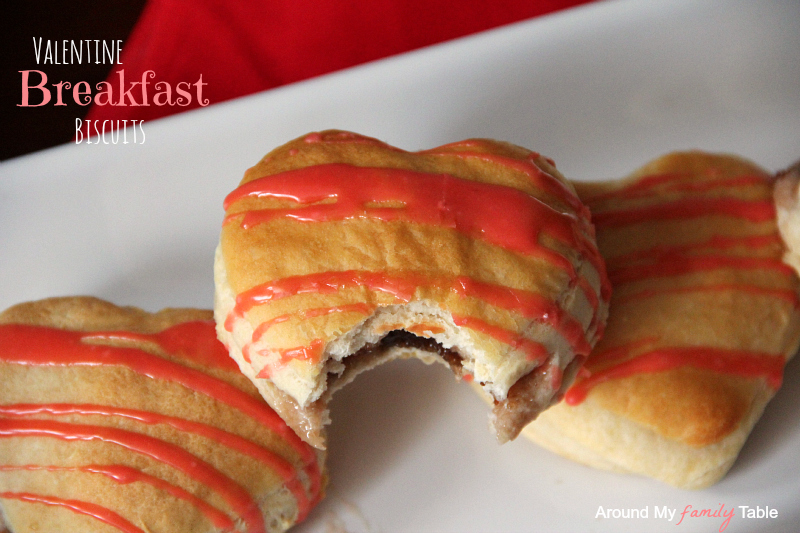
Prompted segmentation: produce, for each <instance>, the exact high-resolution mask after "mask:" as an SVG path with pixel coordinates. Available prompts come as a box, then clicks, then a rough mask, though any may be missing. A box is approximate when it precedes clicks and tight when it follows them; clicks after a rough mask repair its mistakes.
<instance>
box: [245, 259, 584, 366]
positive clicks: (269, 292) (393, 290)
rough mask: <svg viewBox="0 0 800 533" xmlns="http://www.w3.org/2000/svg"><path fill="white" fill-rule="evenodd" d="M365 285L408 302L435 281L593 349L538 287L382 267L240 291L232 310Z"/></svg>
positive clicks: (579, 346) (572, 321) (580, 330)
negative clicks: (514, 286)
mask: <svg viewBox="0 0 800 533" xmlns="http://www.w3.org/2000/svg"><path fill="white" fill-rule="evenodd" d="M359 286H364V287H367V288H368V289H370V290H372V291H377V292H385V293H388V294H391V295H392V296H394V297H396V298H397V299H399V300H400V301H404V302H408V301H411V299H412V298H413V297H414V293H415V291H416V290H417V288H419V287H425V286H429V287H437V288H440V289H446V290H450V291H453V292H455V293H456V294H459V295H461V296H463V297H474V298H478V299H481V300H483V301H485V302H487V303H488V304H490V305H494V306H496V307H500V308H502V309H506V310H509V311H516V312H518V313H520V314H521V315H523V316H525V317H526V318H530V319H533V320H541V321H542V322H544V323H546V324H548V325H550V326H552V327H553V328H555V329H556V330H557V331H558V332H559V333H561V334H562V335H563V336H564V338H566V340H567V342H569V343H570V345H571V346H573V348H574V349H575V352H576V353H578V354H581V355H586V354H588V353H589V350H590V349H591V347H590V346H589V343H588V342H587V340H586V337H585V334H584V331H583V327H582V326H581V325H580V323H579V322H578V321H577V320H575V319H574V318H572V317H571V316H569V315H567V314H566V313H565V312H564V311H563V310H562V309H561V308H560V307H559V306H558V305H557V304H556V303H555V302H553V301H551V300H549V299H548V298H545V297H544V296H542V295H540V294H537V293H535V292H531V291H525V290H519V289H512V288H509V287H505V286H501V285H494V284H490V283H484V282H480V281H476V280H473V279H471V278H467V277H463V276H462V277H458V278H454V279H453V278H451V279H431V278H426V277H423V276H413V275H410V274H405V275H403V276H391V275H389V274H385V273H381V272H360V271H355V270H349V271H343V272H323V273H319V274H309V275H307V276H292V277H288V278H283V279H280V280H275V281H272V282H269V283H265V284H263V285H259V286H256V287H253V288H252V289H250V290H247V291H245V292H243V293H241V294H239V295H238V296H237V297H236V305H235V306H234V309H233V311H232V314H233V315H234V316H235V317H241V316H243V314H244V313H246V312H247V311H249V310H250V309H251V308H252V307H254V306H256V305H261V304H265V303H268V302H270V301H273V300H277V299H280V298H285V297H288V296H293V295H295V294H306V293H326V294H329V293H334V292H336V291H338V290H340V289H344V288H348V287H359Z"/></svg>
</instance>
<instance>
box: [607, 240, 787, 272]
mask: <svg viewBox="0 0 800 533" xmlns="http://www.w3.org/2000/svg"><path fill="white" fill-rule="evenodd" d="M770 246H774V247H776V249H782V248H783V240H782V239H781V238H780V236H779V235H777V234H775V233H771V234H767V235H746V236H743V237H729V236H724V235H714V236H712V237H711V238H710V239H708V240H706V241H702V242H696V243H690V244H680V245H671V246H664V245H656V246H653V247H651V248H647V249H645V250H639V251H636V252H631V253H628V254H624V255H618V256H616V257H611V258H606V264H607V265H608V269H609V270H611V269H613V268H614V267H616V266H626V265H628V264H630V263H633V262H636V261H642V260H655V259H658V258H663V257H672V258H675V259H680V258H681V257H685V255H684V254H686V252H691V253H697V252H706V251H708V250H730V249H732V248H744V249H747V250H753V249H763V248H769V247H770Z"/></svg>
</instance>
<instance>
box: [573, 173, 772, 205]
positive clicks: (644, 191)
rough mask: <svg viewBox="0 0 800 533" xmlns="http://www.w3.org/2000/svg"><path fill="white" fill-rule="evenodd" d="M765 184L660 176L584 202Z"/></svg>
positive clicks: (755, 180) (762, 181)
mask: <svg viewBox="0 0 800 533" xmlns="http://www.w3.org/2000/svg"><path fill="white" fill-rule="evenodd" d="M765 184H767V179H766V178H765V177H764V176H738V177H735V178H718V179H709V180H703V181H695V180H694V176H693V175H691V174H659V175H655V176H646V177H644V178H641V179H639V180H637V181H636V182H635V183H632V184H630V185H628V186H627V187H624V188H622V189H618V190H614V191H609V192H604V193H598V194H590V195H587V196H585V197H584V198H583V200H584V201H587V202H589V203H591V204H594V205H597V204H598V203H600V202H602V201H603V200H609V199H631V198H639V197H645V196H650V195H652V194H657V192H656V191H653V189H655V188H659V187H660V188H662V189H663V191H664V192H707V191H712V190H714V189H719V188H722V187H726V188H731V187H750V186H758V185H765Z"/></svg>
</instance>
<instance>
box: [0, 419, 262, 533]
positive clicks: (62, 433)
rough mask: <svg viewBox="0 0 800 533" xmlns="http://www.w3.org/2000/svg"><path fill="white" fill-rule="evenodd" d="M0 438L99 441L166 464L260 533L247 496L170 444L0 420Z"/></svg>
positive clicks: (101, 430)
mask: <svg viewBox="0 0 800 533" xmlns="http://www.w3.org/2000/svg"><path fill="white" fill-rule="evenodd" d="M0 437H48V438H58V439H63V440H67V441H71V440H82V441H92V440H100V441H103V442H107V443H111V444H116V445H118V446H122V447H123V448H126V449H128V450H131V451H134V452H136V453H140V454H142V455H146V456H148V457H151V458H152V459H154V460H156V461H159V462H161V463H164V464H167V465H169V466H171V467H173V468H176V469H177V470H180V471H181V472H183V473H185V474H186V475H188V476H189V477H191V478H193V479H195V480H196V481H198V482H200V483H202V484H204V485H206V486H207V487H209V488H211V489H212V490H214V491H215V492H217V493H218V494H219V495H220V496H221V497H222V498H223V499H224V500H225V502H226V503H227V504H228V505H229V506H230V507H231V509H233V510H234V512H236V514H238V515H239V516H240V517H241V518H242V519H243V520H244V521H245V523H246V524H247V528H246V530H247V531H248V532H250V533H256V532H264V531H266V526H265V524H264V520H263V517H262V515H261V511H260V509H259V508H258V505H257V504H256V502H255V501H253V499H252V497H251V496H250V494H249V493H248V492H247V491H246V490H245V489H244V488H243V487H242V486H241V485H239V484H238V483H236V482H235V481H233V480H232V479H230V478H228V477H226V476H225V475H223V474H222V473H220V472H219V471H218V470H216V469H215V468H214V467H212V466H211V465H209V464H208V463H206V462H205V461H203V460H201V459H200V458H198V457H196V456H194V455H192V454H190V453H189V452H187V451H186V450H184V449H183V448H180V447H178V446H176V445H174V444H170V443H168V442H164V441H161V440H158V439H156V438H153V437H149V436H147V435H142V434H140V433H133V432H130V431H125V430H122V429H118V428H112V427H104V426H91V425H81V424H67V423H63V422H57V421H55V420H9V419H2V418H0Z"/></svg>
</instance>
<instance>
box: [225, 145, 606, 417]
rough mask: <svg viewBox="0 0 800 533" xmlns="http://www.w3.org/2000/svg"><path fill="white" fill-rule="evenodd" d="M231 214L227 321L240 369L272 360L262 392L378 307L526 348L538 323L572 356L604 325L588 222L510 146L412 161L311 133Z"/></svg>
mask: <svg viewBox="0 0 800 533" xmlns="http://www.w3.org/2000/svg"><path fill="white" fill-rule="evenodd" d="M225 208H226V217H225V222H224V224H223V230H222V235H221V241H220V249H221V253H222V257H223V258H224V270H225V274H226V281H227V284H228V285H229V287H230V290H231V292H232V293H233V294H234V295H235V297H236V302H235V304H234V305H233V306H232V310H231V311H230V313H229V314H228V315H227V316H226V317H222V320H223V321H224V323H225V328H226V329H227V330H228V331H232V330H233V328H234V322H235V321H237V320H242V319H245V318H246V320H248V321H249V322H250V323H251V324H252V325H253V329H254V331H253V338H252V343H251V342H249V341H248V342H247V343H246V344H245V345H244V346H242V347H241V349H242V353H243V356H244V359H245V360H247V361H248V362H249V361H250V356H251V354H250V353H249V350H250V349H251V348H252V346H251V345H253V346H255V345H258V346H259V348H258V349H260V350H262V351H263V353H265V354H266V353H269V356H270V358H271V359H270V360H271V361H272V362H271V363H270V364H269V365H268V366H265V367H264V368H261V369H256V371H257V372H258V377H261V378H269V377H271V376H273V375H274V373H275V372H276V371H280V370H281V369H282V368H284V367H285V366H287V365H290V364H291V365H294V366H295V367H298V366H299V363H300V362H302V361H305V362H307V363H308V364H310V365H314V364H316V363H318V362H319V361H320V359H321V358H322V357H323V352H324V350H325V349H326V346H327V344H328V342H329V341H330V340H331V339H334V338H336V337H337V336H339V335H341V334H343V333H345V332H347V331H348V330H350V328H352V327H353V326H354V325H355V324H358V323H359V321H362V320H363V319H364V317H365V316H368V315H369V314H370V313H371V312H372V310H374V309H375V308H376V307H379V306H388V305H393V304H403V303H408V302H410V301H415V300H420V301H434V302H437V303H439V304H443V308H444V309H446V310H447V311H449V312H450V313H451V314H452V316H453V318H454V319H455V320H457V321H458V322H459V325H461V326H463V327H466V328H473V329H474V330H475V331H478V332H480V334H483V335H486V334H488V333H487V332H489V333H493V334H494V341H497V339H498V338H500V339H506V340H507V339H511V340H510V342H511V343H512V344H513V343H515V342H516V343H517V344H518V345H520V346H521V345H523V344H525V343H524V342H523V339H522V338H521V334H522V332H524V331H527V330H528V329H529V328H530V325H531V322H534V321H535V322H541V323H546V324H548V325H549V326H552V327H553V328H555V329H556V330H557V331H558V333H559V334H560V335H561V336H563V338H565V339H567V342H569V344H570V345H571V349H572V352H573V353H578V354H586V353H588V351H589V350H590V348H591V344H592V343H593V342H594V335H595V332H596V329H597V327H598V325H599V324H598V322H602V320H600V319H599V315H600V314H601V313H600V312H599V311H598V309H599V308H600V307H604V305H603V303H602V302H603V300H604V299H605V298H607V296H608V287H607V281H606V278H605V273H604V267H603V263H602V260H601V259H600V257H599V254H598V253H597V250H596V246H595V243H594V232H593V228H592V226H591V223H590V221H589V214H588V212H587V210H586V209H585V207H584V206H583V204H582V203H581V202H580V201H579V200H578V198H577V196H576V195H575V193H574V190H573V188H572V186H571V185H570V184H569V183H568V182H567V181H566V180H565V179H564V178H563V176H561V175H560V173H559V172H558V171H557V170H556V169H555V167H554V166H553V164H552V161H549V160H547V159H545V158H543V157H541V156H540V155H539V154H536V153H534V152H531V151H529V150H525V149H523V148H520V147H517V146H513V145H510V144H507V143H501V142H497V141H489V140H483V139H471V140H467V141H462V142H459V143H454V144H450V145H446V146H442V147H439V148H435V149H432V150H423V151H419V152H407V151H404V150H400V149H398V148H394V147H391V146H389V145H387V144H385V143H382V142H380V141H377V140H375V139H372V138H368V137H364V136H360V135H357V134H353V133H350V132H342V131H325V132H320V133H312V134H309V135H307V136H304V137H302V138H299V139H297V140H295V141H292V142H290V143H288V144H286V145H284V146H282V147H280V148H278V149H276V150H274V151H273V152H271V153H270V154H268V155H267V156H266V157H264V159H262V161H261V162H260V163H258V164H257V165H256V166H254V167H253V168H251V169H250V170H248V171H247V173H246V174H245V177H244V179H243V180H242V183H241V185H240V186H239V188H238V189H236V190H235V191H234V192H232V193H231V194H230V195H229V196H228V197H227V198H226V201H225ZM218 288H219V287H218ZM573 292H577V293H579V294H578V295H575V294H573ZM219 319H220V317H218V320H219ZM407 326H409V327H417V326H420V325H419V324H407ZM587 332H590V333H587ZM276 354H277V355H276ZM498 364H499V363H498ZM298 372H301V373H305V371H300V370H298ZM301 396H302V398H301ZM295 397H296V398H297V399H298V400H300V401H301V404H302V403H304V402H305V401H306V398H307V397H308V395H307V394H305V393H303V394H301V395H298V396H295Z"/></svg>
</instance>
